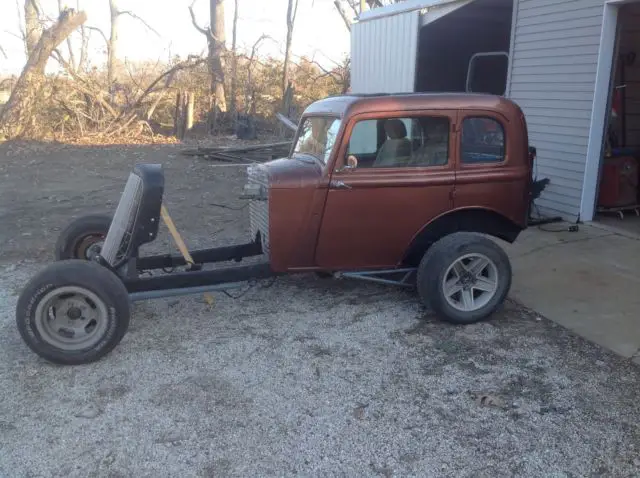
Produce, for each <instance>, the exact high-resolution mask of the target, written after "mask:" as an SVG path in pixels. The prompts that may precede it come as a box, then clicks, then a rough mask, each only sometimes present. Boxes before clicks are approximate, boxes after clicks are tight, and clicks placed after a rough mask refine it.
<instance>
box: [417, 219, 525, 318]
mask: <svg viewBox="0 0 640 478" xmlns="http://www.w3.org/2000/svg"><path fill="white" fill-rule="evenodd" d="M511 280H512V269H511V262H510V261H509V257H508V256H507V254H506V253H505V252H504V250H503V249H502V248H501V247H500V246H498V245H497V244H496V243H495V242H494V241H492V240H491V239H488V238H486V237H484V236H482V235H480V234H476V233H468V232H458V233H454V234H450V235H448V236H445V237H444V238H442V239H440V240H439V241H438V242H436V243H435V244H434V245H433V246H431V248H430V250H429V251H428V252H427V253H426V254H425V256H424V257H423V259H422V261H421V263H420V266H419V267H418V275H417V287H418V293H419V294H420V297H421V299H422V301H423V303H424V304H425V306H427V307H429V308H430V309H432V310H433V311H434V312H435V313H436V314H437V315H438V316H439V317H440V318H442V319H443V320H445V321H447V322H451V323H454V324H472V323H475V322H479V321H481V320H484V319H487V318H488V317H489V316H491V315H492V314H493V313H494V312H495V311H496V310H497V309H498V308H499V307H500V306H501V305H502V304H503V302H504V301H505V299H506V297H507V294H508V293H509V290H510V289H511Z"/></svg>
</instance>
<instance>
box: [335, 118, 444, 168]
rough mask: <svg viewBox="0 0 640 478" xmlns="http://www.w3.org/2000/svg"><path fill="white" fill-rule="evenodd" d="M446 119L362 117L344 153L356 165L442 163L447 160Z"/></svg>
mask: <svg viewBox="0 0 640 478" xmlns="http://www.w3.org/2000/svg"><path fill="white" fill-rule="evenodd" d="M449 131H450V128H449V118H447V117H426V116H420V117H413V118H387V119H375V120H363V121H359V122H357V123H356V124H355V125H354V127H353V130H352V132H351V138H350V139H349V147H348V149H347V154H348V156H355V158H356V160H357V168H358V169H360V168H403V167H408V168H410V167H426V166H442V165H446V164H447V163H448V161H449Z"/></svg>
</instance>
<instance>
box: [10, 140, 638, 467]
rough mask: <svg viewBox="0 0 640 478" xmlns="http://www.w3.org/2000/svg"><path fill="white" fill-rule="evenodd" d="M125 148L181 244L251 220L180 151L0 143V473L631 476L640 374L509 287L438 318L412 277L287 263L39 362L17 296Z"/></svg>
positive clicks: (107, 183) (150, 305)
mask: <svg viewBox="0 0 640 478" xmlns="http://www.w3.org/2000/svg"><path fill="white" fill-rule="evenodd" d="M136 160H144V161H159V162H162V163H163V164H165V166H166V167H167V181H168V185H167V187H168V191H167V203H168V207H169V210H170V212H172V214H173V216H174V220H175V221H176V223H177V225H178V227H179V228H181V230H182V231H183V232H184V233H185V236H186V237H187V239H188V243H189V244H190V245H191V246H194V247H199V246H203V245H205V244H210V243H212V242H213V243H214V244H223V243H228V242H230V241H232V240H234V238H237V237H239V236H243V235H244V234H246V228H247V223H246V218H245V216H246V210H243V209H241V207H242V202H239V201H237V200H236V199H234V198H235V197H237V196H238V194H239V192H240V190H241V187H242V178H243V171H242V169H238V168H229V167H213V166H212V165H211V164H210V163H207V162H205V161H201V160H194V159H186V158H182V157H180V156H176V149H175V147H140V148H127V147H120V148H118V147H113V148H99V149H92V148H48V149H46V150H44V149H39V150H34V149H32V150H31V151H22V152H12V154H11V155H7V148H6V147H5V149H4V150H3V149H1V148H0V178H1V183H0V221H1V224H2V228H1V230H0V244H1V257H0V272H2V274H0V477H3V478H4V477H23V476H24V477H27V476H29V477H32V476H33V477H36V476H37V477H40V476H43V477H49V476H52V477H54V476H55V477H58V476H60V477H86V476H105V477H116V476H122V477H129V476H140V477H146V476H149V477H159V476H184V477H190V476H202V477H210V476H292V475H300V476H469V477H471V476H473V477H484V476H486V477H496V476H527V477H531V476H545V477H546V476H615V477H623V476H638V475H639V474H640V450H639V449H640V426H639V421H638V417H639V416H640V404H639V402H638V400H637V396H638V395H639V392H640V385H639V380H638V379H639V378H640V370H639V369H637V368H635V367H633V366H632V365H630V364H629V363H628V362H626V361H623V360H621V359H619V358H618V357H616V356H613V355H612V354H609V353H607V352H605V351H603V350H602V349H600V348H598V347H596V346H594V345H591V344H589V343H587V342H585V341H583V340H582V339H580V338H578V337H575V336H574V335H572V334H571V333H569V332H567V331H566V330H565V329H563V328H561V327H559V326H556V325H554V324H552V323H550V322H549V321H547V320H546V319H544V318H542V317H539V316H538V315H536V314H535V313H533V312H531V311H528V310H525V309H523V308H522V307H520V306H519V305H517V304H514V303H511V302H509V303H507V304H506V306H505V308H504V310H502V311H501V312H500V313H499V314H497V315H496V316H495V317H494V319H493V320H492V321H490V322H486V323H482V324H477V325H473V326H469V327H452V326H449V325H446V324H443V323H441V322H438V321H436V320H435V319H434V318H433V317H431V316H429V315H427V314H426V313H425V311H424V310H423V309H422V308H421V307H420V306H419V304H418V302H417V301H416V299H415V297H414V296H413V294H412V293H410V292H404V291H397V290H395V289H389V288H384V287H378V286H375V285H368V284H361V283H355V282H349V281H338V280H321V279H317V278H316V277H315V276H300V277H285V278H281V279H278V280H277V281H276V282H275V283H272V282H270V281H265V282H264V283H261V284H260V285H259V286H257V287H255V288H252V289H250V290H248V291H247V292H246V294H245V295H243V296H242V297H240V298H238V299H231V298H228V297H225V296H222V295H220V296H216V302H215V303H214V305H213V306H209V305H207V304H205V303H204V301H203V300H202V297H198V296H196V297H191V298H181V299H167V300H158V301H154V302H145V303H139V304H136V305H135V307H134V315H133V321H132V324H131V328H130V330H129V333H128V334H127V336H126V337H125V338H124V340H123V342H122V343H121V344H120V346H118V347H117V348H116V350H115V351H114V352H113V353H111V354H110V355H109V356H107V357H106V358H105V359H104V360H102V361H100V362H98V363H96V364H92V365H89V366H81V367H58V366H53V365H50V364H48V363H45V362H43V361H42V360H40V359H38V358H37V357H36V356H35V355H34V354H32V353H31V352H29V350H28V349H27V348H26V346H25V345H24V344H23V343H22V341H21V340H20V338H19V336H18V333H17V331H16V329H15V325H14V307H15V302H16V295H17V293H18V292H19V290H20V287H21V286H22V284H23V283H24V281H25V280H27V278H28V277H29V276H31V275H32V274H33V273H34V272H35V271H37V270H38V269H39V268H40V267H42V265H43V263H44V262H47V261H50V258H51V250H52V245H53V243H54V242H55V238H56V234H57V231H58V230H59V228H60V227H62V226H64V224H65V223H66V222H67V221H68V220H69V218H70V217H72V216H74V215H77V214H79V213H82V212H86V211H95V210H101V209H104V208H105V207H106V208H107V209H109V208H110V207H113V206H114V204H115V202H116V201H117V199H118V196H119V194H120V190H121V188H122V186H123V184H124V180H125V179H126V174H127V173H128V171H129V170H130V168H131V165H132V164H133V162H134V161H136ZM212 204H221V205H226V206H229V207H231V208H234V209H229V208H224V207H219V206H212ZM235 209H239V210H235ZM212 236H213V237H212ZM167 244H169V242H168V239H167V237H166V235H164V236H163V237H162V238H161V239H160V241H159V243H158V244H155V245H154V248H159V247H161V246H164V245H167Z"/></svg>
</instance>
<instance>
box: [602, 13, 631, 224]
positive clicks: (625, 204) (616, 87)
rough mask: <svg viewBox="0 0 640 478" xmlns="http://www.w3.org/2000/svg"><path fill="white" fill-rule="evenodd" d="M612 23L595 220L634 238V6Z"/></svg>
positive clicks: (620, 14) (619, 14)
mask: <svg viewBox="0 0 640 478" xmlns="http://www.w3.org/2000/svg"><path fill="white" fill-rule="evenodd" d="M617 18H618V20H617V29H616V47H615V50H614V58H613V69H612V71H611V84H610V87H609V91H608V92H607V93H608V95H609V102H608V104H609V107H608V108H607V112H608V116H607V118H606V120H605V124H606V125H607V126H606V128H605V135H604V144H603V145H602V151H603V154H602V158H601V161H600V174H599V180H598V190H597V191H598V194H597V195H596V217H595V220H596V221H598V222H601V223H604V224H606V225H608V226H610V227H614V228H617V229H621V230H624V231H628V232H632V233H635V234H639V235H640V186H639V184H640V3H632V4H626V5H621V6H620V7H619V11H618V16H617Z"/></svg>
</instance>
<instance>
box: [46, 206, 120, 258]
mask: <svg viewBox="0 0 640 478" xmlns="http://www.w3.org/2000/svg"><path fill="white" fill-rule="evenodd" d="M110 226H111V217H110V216H107V215H104V214H92V215H89V216H82V217H79V218H78V219H76V220H75V221H72V222H71V223H70V224H69V225H68V226H67V227H66V228H65V229H64V230H63V231H62V232H61V233H60V236H59V237H58V242H57V243H56V251H55V255H56V260H58V261H63V260H66V259H82V260H91V259H93V257H95V256H96V255H97V254H99V253H100V250H101V248H102V244H103V243H104V239H105V237H107V232H109V227H110Z"/></svg>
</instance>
